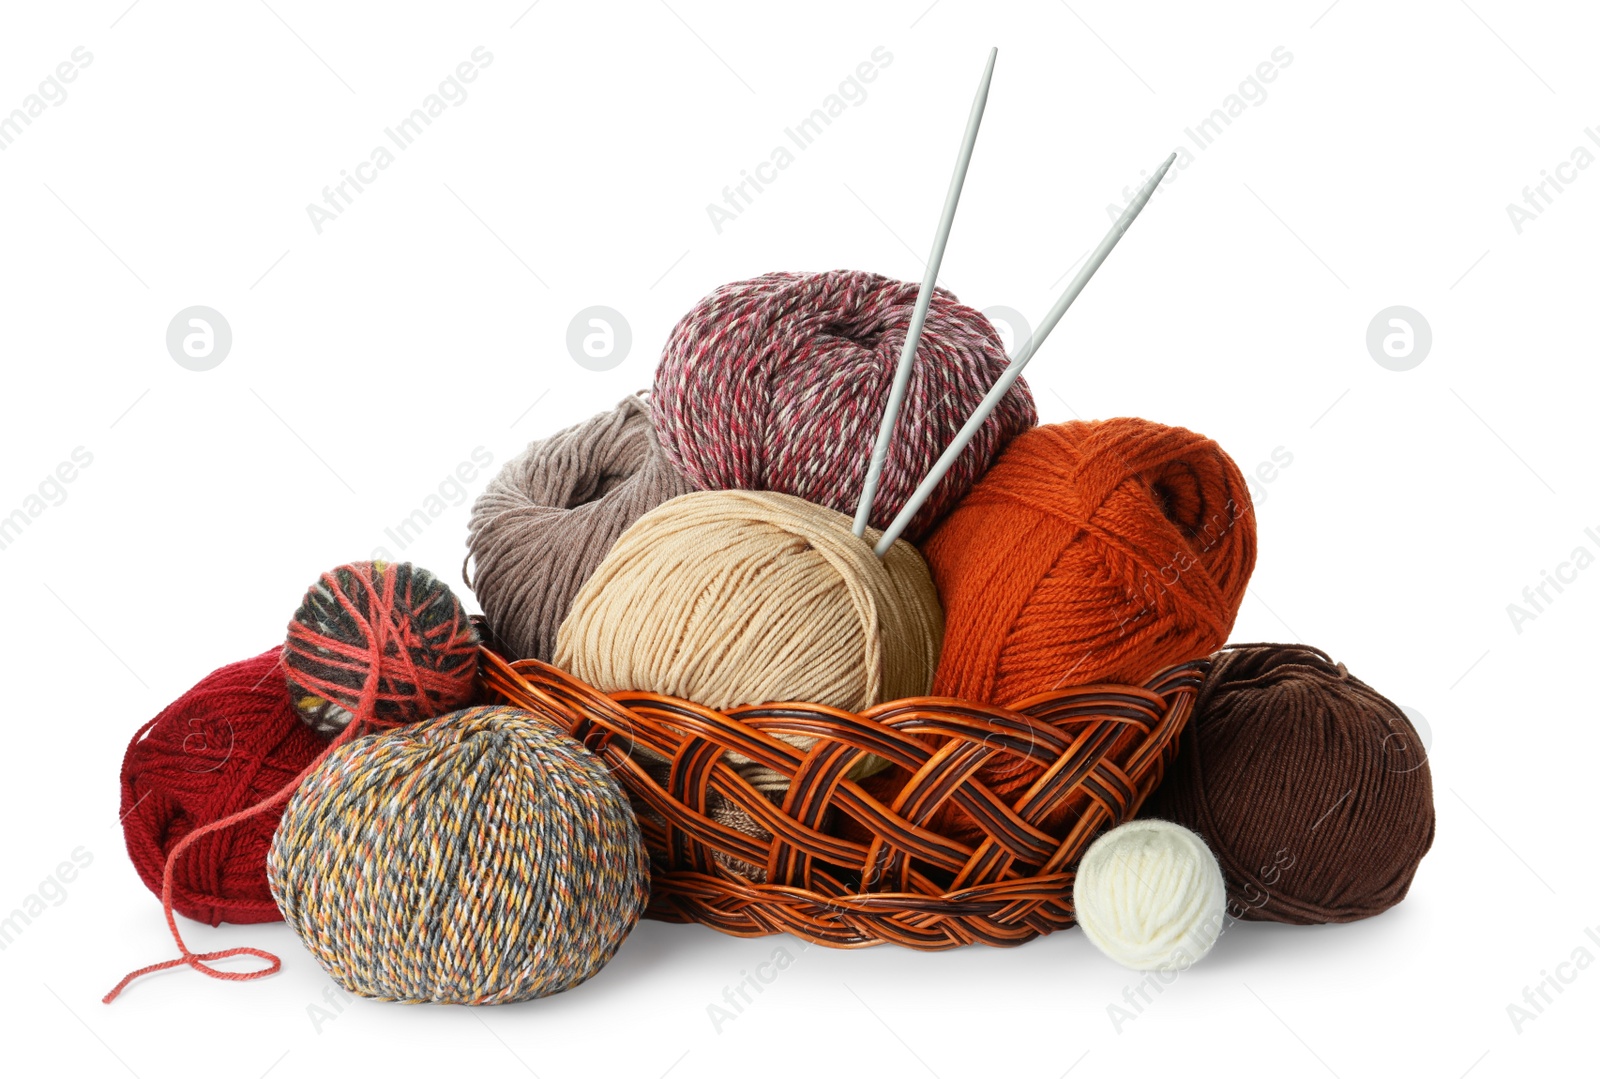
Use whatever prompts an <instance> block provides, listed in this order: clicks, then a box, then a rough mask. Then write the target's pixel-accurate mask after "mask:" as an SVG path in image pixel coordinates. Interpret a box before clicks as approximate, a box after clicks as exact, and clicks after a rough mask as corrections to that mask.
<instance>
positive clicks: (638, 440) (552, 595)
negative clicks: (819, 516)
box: [467, 395, 694, 661]
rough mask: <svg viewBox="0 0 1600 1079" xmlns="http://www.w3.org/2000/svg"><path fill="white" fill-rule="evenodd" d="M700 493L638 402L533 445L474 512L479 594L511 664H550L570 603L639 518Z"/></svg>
mask: <svg viewBox="0 0 1600 1079" xmlns="http://www.w3.org/2000/svg"><path fill="white" fill-rule="evenodd" d="M692 490H694V486H693V484H691V483H690V482H689V480H688V479H687V478H686V477H685V476H684V475H683V473H681V472H679V471H678V469H677V468H676V466H674V465H673V464H672V463H671V462H669V461H668V460H667V458H666V456H665V455H664V454H663V453H662V452H661V446H660V444H659V443H658V442H657V441H656V436H655V430H654V429H653V428H652V426H651V423H650V406H649V405H648V404H647V403H646V402H645V400H644V399H643V398H642V397H640V396H638V395H634V396H630V397H626V398H624V399H623V400H622V401H621V402H620V403H619V404H618V405H617V407H616V408H614V409H612V410H611V411H609V412H602V413H600V414H599V415H597V416H594V417H592V418H590V419H588V420H585V421H584V422H582V423H580V424H577V425H575V426H573V427H568V428H567V429H566V430H564V431H561V432H558V433H557V434H554V435H551V436H550V437H549V438H546V439H541V440H539V441H537V442H533V443H530V444H529V445H528V448H527V449H526V450H524V451H523V452H522V453H521V454H519V455H518V456H516V457H514V458H513V459H512V460H510V461H508V462H506V465H505V467H503V468H502V469H501V470H500V474H499V475H498V476H496V477H495V478H494V480H493V481H491V482H490V484H489V486H488V487H487V488H485V490H484V492H483V494H481V495H479V496H478V499H477V501H476V502H474V503H473V506H472V519H471V522H470V523H469V524H468V533H467V547H468V551H469V552H470V555H471V561H472V564H473V567H474V570H475V572H474V575H473V577H472V578H471V580H470V583H471V586H472V590H473V592H474V593H475V594H476V595H477V597H478V602H479V603H481V604H482V605H483V611H484V615H485V616H486V617H487V618H488V620H489V627H490V629H492V630H493V631H494V635H495V638H496V640H497V643H498V644H499V645H500V646H501V647H503V648H504V649H505V650H506V651H508V652H509V653H510V654H511V657H512V658H514V659H526V658H529V657H532V658H535V659H542V660H546V661H548V660H549V659H550V658H551V656H552V655H553V654H554V652H555V641H556V630H557V629H558V628H559V627H560V625H561V620H562V619H563V618H565V617H566V615H567V611H568V609H569V608H570V607H571V606H572V598H573V596H575V595H576V594H577V592H578V589H579V588H580V587H581V586H582V585H583V582H584V581H586V580H587V579H588V578H589V575H590V574H591V573H593V572H594V569H595V567H596V566H598V565H599V564H600V560H601V559H603V558H605V556H606V552H607V551H609V550H610V549H611V545H612V544H613V543H615V542H616V539H617V537H618V536H620V535H622V533H623V531H624V530H625V529H626V528H627V527H628V526H629V525H631V524H633V522H634V521H635V520H637V519H638V518H639V516H640V515H641V514H643V513H645V512H646V511H648V510H650V509H653V508H654V507H656V506H658V505H660V504H661V503H663V502H665V501H667V500H668V499H670V498H674V497H676V496H678V495H681V494H684V493H686V492H688V491H692Z"/></svg>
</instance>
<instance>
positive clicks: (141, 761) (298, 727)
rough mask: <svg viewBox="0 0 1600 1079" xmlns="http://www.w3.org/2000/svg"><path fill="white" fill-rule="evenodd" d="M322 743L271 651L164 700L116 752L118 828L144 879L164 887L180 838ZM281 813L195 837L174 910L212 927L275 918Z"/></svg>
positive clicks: (307, 759)
mask: <svg viewBox="0 0 1600 1079" xmlns="http://www.w3.org/2000/svg"><path fill="white" fill-rule="evenodd" d="M323 746H324V743H323V742H322V741H321V740H320V739H319V738H317V737H316V735H314V734H312V732H311V731H310V729H309V728H307V727H306V725H305V724H304V723H302V722H300V719H299V717H298V716H297V715H296V713H295V710H294V707H293V706H292V705H291V704H290V703H289V694H288V692H287V691H286V690H285V689H284V685H283V672H282V670H281V669H280V667H279V650H278V649H276V648H274V649H272V650H270V651H268V652H263V653H262V654H261V655H259V656H256V657H255V658H254V659H247V660H243V661H241V662H239V663H230V664H229V665H227V666H226V667H222V668H219V669H218V670H215V671H212V672H211V673H210V674H208V675H207V676H206V677H205V678H203V679H201V680H200V682H199V683H198V684H197V685H195V686H194V688H192V689H190V690H189V691H188V692H187V693H185V694H184V695H183V696H181V697H179V698H178V699H177V700H176V701H173V702H172V703H171V704H169V705H168V706H167V707H166V708H164V709H163V710H162V711H161V714H160V715H158V716H156V717H155V718H154V719H152V720H151V721H150V722H148V723H146V724H145V725H144V726H143V727H141V728H139V730H138V732H137V733H136V734H135V735H134V736H133V740H132V741H131V742H129V744H128V751H127V753H126V754H125V755H124V756H123V759H122V805H121V810H120V813H121V817H122V834H123V838H124V840H125V841H126V842H127V846H128V857H129V858H130V859H131V860H132V861H133V866H134V868H135V869H136V870H138V872H139V879H140V880H142V881H144V884H145V887H147V888H149V889H150V891H152V892H153V893H155V894H156V895H157V896H159V895H161V878H162V872H163V870H164V869H165V867H166V864H167V857H168V855H169V854H171V852H172V850H173V848H174V847H176V846H177V845H178V843H179V842H180V841H182V840H183V839H184V837H186V836H188V835H189V834H190V833H191V832H193V831H195V830H196V829H198V828H202V827H204V826H205V825H208V824H212V823H215V822H216V821H219V820H222V819H223V818H224V817H228V816H230V815H232V814H234V813H237V812H239V811H241V810H243V809H246V808H248V807H250V806H252V805H254V804H255V803H257V802H259V801H261V800H262V799H263V798H266V797H267V796H268V795H270V794H272V793H273V792H274V791H276V790H278V789H279V788H281V787H283V786H284V785H285V784H287V783H289V782H290V781H292V780H293V779H294V778H295V776H297V775H298V774H299V773H300V772H301V771H302V770H303V769H304V768H305V767H306V766H307V765H309V764H310V763H311V762H312V761H313V760H315V759H316V757H317V754H318V753H320V752H321V751H322V749H323ZM278 816H279V814H278V813H276V812H271V811H267V812H263V813H261V814H259V815H257V816H255V817H252V818H250V819H248V820H245V821H241V822H240V823H239V824H237V825H235V826H234V827H232V828H230V829H227V830H226V831H217V832H212V833H210V834H207V835H203V836H201V837H199V838H198V839H196V840H195V841H194V843H193V844H192V845H191V846H190V847H189V848H188V850H187V851H186V852H185V856H184V857H183V858H181V859H179V860H178V862H177V863H176V864H175V865H174V866H173V882H172V906H173V909H175V910H176V911H177V912H178V913H179V914H182V915H183V916H184V917H186V918H192V919H194V920H195V921H197V922H206V923H209V924H211V925H217V924H219V923H221V922H235V923H250V922H275V921H278V920H279V918H280V915H279V913H278V908H277V907H276V906H275V905H274V904H273V902H272V893H271V891H270V890H269V888H268V885H267V868H266V866H267V847H268V845H269V844H270V843H271V841H272V832H273V829H274V828H275V827H277V823H278Z"/></svg>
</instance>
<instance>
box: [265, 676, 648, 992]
mask: <svg viewBox="0 0 1600 1079" xmlns="http://www.w3.org/2000/svg"><path fill="white" fill-rule="evenodd" d="M268 871H269V873H270V876H271V881H272V895H273V898H275V899H276V900H277V901H278V906H279V907H280V908H281V909H282V911H283V917H284V920H285V921H287V922H288V923H289V924H290V925H291V926H292V927H293V928H294V930H295V932H296V933H297V934H299V936H300V939H301V941H302V942H303V943H304V944H305V946H306V948H307V950H308V951H310V952H311V954H312V955H313V956H314V957H315V958H316V960H317V962H318V963H320V964H321V965H322V966H323V968H324V969H325V970H327V972H328V973H329V974H330V975H331V976H332V977H333V979H334V981H336V982H338V983H339V985H340V986H342V987H343V988H344V989H346V990H347V991H349V992H351V993H354V994H356V995H359V996H364V997H374V998H377V999H379V1000H396V1001H404V1002H406V1003H421V1002H433V1003H439V1004H507V1003H511V1002H513V1001H519V1000H531V999H533V998H535V997H543V996H548V995H550V994H552V993H559V992H561V991H562V990H564V989H570V988H571V987H572V986H575V985H577V984H579V983H580V982H582V981H585V980H586V979H588V978H589V977H591V976H592V975H593V974H594V973H595V972H596V971H598V970H599V969H600V968H601V967H603V966H604V965H605V964H606V963H607V961H609V960H610V959H611V957H612V955H614V954H615V953H616V950H617V948H618V947H619V946H620V945H621V944H622V941H623V939H624V938H625V937H627V935H628V933H629V932H630V931H631V930H632V929H633V926H634V924H635V923H636V922H637V921H638V920H639V916H640V914H641V913H642V912H643V911H644V907H645V903H646V901H647V900H648V898H649V890H650V878H649V862H648V856H647V854H646V852H645V846H644V839H643V837H642V835H641V834H640V832H639V826H638V822H637V821H636V820H635V819H634V816H633V811H632V810H631V809H630V808H629V806H628V800H627V798H626V797H625V796H624V795H623V793H622V791H621V789H620V788H619V787H618V786H617V784H616V781H615V780H613V779H612V777H611V774H610V773H609V772H608V771H607V770H606V768H605V765H604V764H602V763H601V762H600V760H599V759H598V758H596V757H595V756H594V755H593V754H591V753H590V752H589V751H588V750H586V749H584V748H583V746H582V745H580V744H579V743H578V742H576V741H574V740H573V739H572V738H570V737H568V736H567V734H566V733H565V732H563V731H562V730H560V729H559V728H558V727H556V726H554V725H552V724H550V723H548V722H547V721H545V720H543V719H541V718H539V717H536V716H534V715H532V714H531V713H528V712H523V711H520V710H518V709H515V708H505V707H487V708H468V709H465V710H464V711H459V712H452V713H450V714H448V715H445V716H440V717H438V718H435V719H431V720H425V721H423V722H421V723H417V724H414V725H412V726H409V727H401V728H398V729H396V730H392V731H388V732H384V733H380V734H373V735H367V736H366V737H363V738H357V739H354V740H352V741H351V742H349V743H347V744H346V745H344V746H341V747H339V748H336V749H335V750H333V752H332V753H330V754H329V755H328V758H327V759H326V760H325V761H324V762H323V763H322V764H321V765H320V766H318V768H317V769H316V770H315V771H314V772H312V773H311V775H310V776H308V777H307V778H306V780H305V782H304V783H302V784H301V786H300V789H299V790H298V791H297V792H296V793H295V795H294V797H293V798H292V799H291V800H290V802H289V805H288V807H287V809H286V810H285V811H284V814H283V821H282V823H281V824H280V825H279V826H278V831H277V834H276V835H275V836H274V837H273V841H272V851H271V854H270V856H269V859H268Z"/></svg>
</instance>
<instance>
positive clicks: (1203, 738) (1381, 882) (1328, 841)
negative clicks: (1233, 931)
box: [1140, 644, 1434, 925]
mask: <svg viewBox="0 0 1600 1079" xmlns="http://www.w3.org/2000/svg"><path fill="white" fill-rule="evenodd" d="M1140 815H1141V816H1142V817H1147V818H1159V819H1162V820H1171V821H1176V822H1177V823H1179V824H1182V825H1183V826H1184V827H1186V828H1191V829H1193V830H1194V831H1196V832H1198V833H1199V834H1200V835H1201V836H1202V837H1203V838H1204V839H1205V841H1206V843H1207V844H1209V845H1210V847H1211V849H1212V850H1213V851H1215V852H1216V855H1217V859H1218V861H1219V862H1220V863H1221V865H1222V873H1223V876H1224V878H1225V879H1226V881H1227V887H1228V900H1229V912H1230V913H1231V914H1232V915H1233V916H1234V917H1238V918H1243V919H1246V920H1252V921H1268V922H1289V923H1293V924H1296V925H1312V924H1317V923H1321V922H1351V921H1355V920H1357V919H1360V918H1369V917H1371V916H1372V915H1374V914H1380V913H1382V912H1383V911H1385V910H1388V909H1389V908H1390V907H1392V906H1394V905H1395V904H1396V903H1398V902H1400V901H1401V900H1402V899H1404V898H1405V896H1406V892H1407V891H1408V890H1409V889H1410V887H1411V881H1412V878H1413V877H1414V876H1415V875H1416V871H1417V866H1418V864H1419V863H1420V862H1421V861H1422V856H1423V855H1424V854H1426V853H1427V852H1428V848H1429V847H1431V846H1432V845H1433V829H1434V811H1433V778H1432V775H1431V772H1430V770H1429V767H1428V757H1427V750H1426V747H1424V746H1423V745H1422V742H1421V740H1420V739H1419V738H1418V737H1417V732H1416V730H1415V728H1413V727H1412V725H1411V721H1410V720H1409V719H1407V718H1406V714H1405V712H1404V711H1402V710H1401V709H1400V707H1399V706H1398V705H1396V704H1394V703H1393V702H1392V701H1390V700H1389V699H1388V698H1386V697H1384V696H1383V695H1382V694H1380V693H1378V692H1377V691H1376V690H1374V689H1373V688H1372V687H1371V686H1368V685H1367V684H1366V683H1365V682H1362V681H1361V680H1360V679H1358V678H1356V677H1355V676H1354V675H1352V674H1351V673H1350V672H1349V671H1348V670H1346V669H1345V667H1344V665H1343V664H1341V663H1335V662H1333V660H1331V659H1330V658H1328V655H1327V654H1326V653H1325V652H1322V651H1320V650H1318V649H1316V648H1310V647H1307V646H1304V645H1295V644H1241V645H1233V646H1231V647H1229V648H1227V649H1225V650H1223V651H1221V652H1219V653H1217V655H1216V656H1215V657H1214V664H1213V666H1212V669H1211V673H1210V674H1209V675H1208V676H1207V678H1206V681H1205V684H1204V685H1202V686H1201V687H1200V693H1199V695H1198V696H1197V697H1196V698H1195V705H1194V714H1193V715H1192V716H1191V717H1190V719H1189V724H1188V726H1187V727H1186V728H1185V729H1184V732H1183V735H1182V736H1181V739H1180V746H1179V750H1178V758H1177V761H1176V763H1175V764H1174V765H1173V766H1172V768H1171V769H1170V770H1169V771H1168V773H1167V776H1166V778H1165V780H1164V781H1163V782H1162V784H1161V786H1159V787H1157V788H1156V791H1155V794H1154V795H1153V796H1152V797H1151V798H1150V800H1149V801H1148V802H1146V803H1145V806H1144V809H1143V810H1142V811H1141V814H1140Z"/></svg>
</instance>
